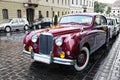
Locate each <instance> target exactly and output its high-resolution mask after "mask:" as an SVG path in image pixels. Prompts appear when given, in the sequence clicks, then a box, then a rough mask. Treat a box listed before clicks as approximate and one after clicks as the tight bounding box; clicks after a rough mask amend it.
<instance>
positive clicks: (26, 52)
mask: <svg viewBox="0 0 120 80" xmlns="http://www.w3.org/2000/svg"><path fill="white" fill-rule="evenodd" d="M23 53H25V54H29V55H30V54H31V52H29V51H26V50H23Z"/></svg>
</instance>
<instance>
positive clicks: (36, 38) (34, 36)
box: [31, 35, 38, 43]
mask: <svg viewBox="0 0 120 80" xmlns="http://www.w3.org/2000/svg"><path fill="white" fill-rule="evenodd" d="M37 40H38V36H37V35H33V36H32V39H31V41H32V42H34V43H36V42H37Z"/></svg>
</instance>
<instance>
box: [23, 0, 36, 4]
mask: <svg viewBox="0 0 120 80" xmlns="http://www.w3.org/2000/svg"><path fill="white" fill-rule="evenodd" d="M24 3H33V4H37V3H38V0H24Z"/></svg>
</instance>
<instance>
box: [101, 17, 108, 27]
mask: <svg viewBox="0 0 120 80" xmlns="http://www.w3.org/2000/svg"><path fill="white" fill-rule="evenodd" d="M101 25H107V19H106V18H105V17H104V16H101Z"/></svg>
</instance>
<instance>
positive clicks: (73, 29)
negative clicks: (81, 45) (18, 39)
mask: <svg viewBox="0 0 120 80" xmlns="http://www.w3.org/2000/svg"><path fill="white" fill-rule="evenodd" d="M88 27H90V26H82V25H79V26H78V25H76V26H75V25H69V26H66V25H64V26H63V25H59V26H52V27H51V28H46V29H39V30H35V31H31V32H29V33H28V34H27V35H26V36H25V38H24V39H25V40H24V41H25V42H24V43H27V42H28V41H29V40H31V37H32V36H33V35H38V36H39V35H40V34H41V33H44V32H45V33H51V34H53V36H54V37H56V36H60V35H65V34H72V33H77V32H82V31H83V30H85V29H86V28H88Z"/></svg>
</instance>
